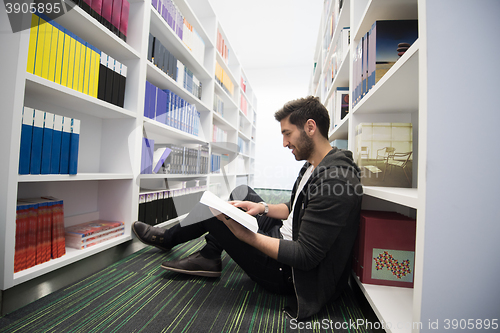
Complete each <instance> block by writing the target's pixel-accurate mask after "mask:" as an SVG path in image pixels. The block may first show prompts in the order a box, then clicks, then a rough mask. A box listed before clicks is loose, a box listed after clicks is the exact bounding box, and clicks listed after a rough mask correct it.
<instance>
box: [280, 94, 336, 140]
mask: <svg viewBox="0 0 500 333" xmlns="http://www.w3.org/2000/svg"><path fill="white" fill-rule="evenodd" d="M288 116H290V118H289V121H290V124H293V125H295V126H297V127H298V128H299V129H301V130H304V125H305V123H306V122H307V120H308V119H313V120H314V121H315V122H316V126H317V127H318V129H319V132H320V133H321V135H323V136H324V137H325V138H327V139H328V127H329V126H330V116H329V115H328V110H327V109H326V108H325V106H324V105H323V104H321V102H320V101H319V97H314V96H308V97H305V98H299V99H296V100H293V101H290V102H288V103H286V104H285V105H284V106H283V108H281V109H280V110H278V111H276V113H275V114H274V118H275V119H276V120H277V121H282V120H283V119H285V118H286V117H288Z"/></svg>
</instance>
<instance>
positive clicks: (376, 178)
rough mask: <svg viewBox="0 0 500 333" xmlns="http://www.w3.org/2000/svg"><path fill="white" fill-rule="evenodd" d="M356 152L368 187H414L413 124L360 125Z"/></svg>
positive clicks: (357, 131) (362, 177) (363, 179)
mask: <svg viewBox="0 0 500 333" xmlns="http://www.w3.org/2000/svg"><path fill="white" fill-rule="evenodd" d="M354 154H355V160H356V163H357V165H358V166H359V167H360V169H361V183H362V184H363V185H364V186H385V187H403V188H411V187H412V175H413V158H412V156H413V133H412V124H411V123H360V124H358V125H357V126H356V134H355V151H354Z"/></svg>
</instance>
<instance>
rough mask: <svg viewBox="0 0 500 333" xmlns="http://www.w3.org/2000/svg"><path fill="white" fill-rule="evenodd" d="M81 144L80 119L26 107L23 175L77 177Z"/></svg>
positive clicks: (20, 154) (21, 150)
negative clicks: (68, 175)
mask: <svg viewBox="0 0 500 333" xmlns="http://www.w3.org/2000/svg"><path fill="white" fill-rule="evenodd" d="M79 145H80V120H78V119H74V118H69V117H63V116H60V115H55V114H52V113H49V112H45V111H41V110H34V109H32V108H28V107H24V109H23V120H22V127H21V144H20V149H19V174H20V175H27V174H32V175H39V174H71V175H75V174H76V173H77V171H78V151H79Z"/></svg>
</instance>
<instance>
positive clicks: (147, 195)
mask: <svg viewBox="0 0 500 333" xmlns="http://www.w3.org/2000/svg"><path fill="white" fill-rule="evenodd" d="M200 182H204V184H199V185H198V186H189V187H187V188H184V189H175V190H161V191H148V192H142V193H140V194H139V217H138V220H139V221H141V222H144V223H147V224H149V225H156V224H159V223H163V222H165V221H168V220H171V219H175V218H177V217H179V216H182V215H184V214H186V213H188V212H189V211H191V209H192V208H193V207H194V205H196V203H198V202H199V201H200V198H201V195H202V194H203V191H205V190H206V182H205V181H198V183H200Z"/></svg>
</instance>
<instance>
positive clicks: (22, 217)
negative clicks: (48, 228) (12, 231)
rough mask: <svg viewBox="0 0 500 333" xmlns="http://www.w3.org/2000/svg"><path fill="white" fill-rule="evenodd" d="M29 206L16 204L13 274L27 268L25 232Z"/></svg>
mask: <svg viewBox="0 0 500 333" xmlns="http://www.w3.org/2000/svg"><path fill="white" fill-rule="evenodd" d="M28 223H29V206H28V205H27V204H23V203H20V202H18V203H17V207H16V235H15V246H14V273H17V272H19V271H22V270H23V269H26V268H27V259H26V256H27V245H28V243H27V239H26V238H27V231H28Z"/></svg>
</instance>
